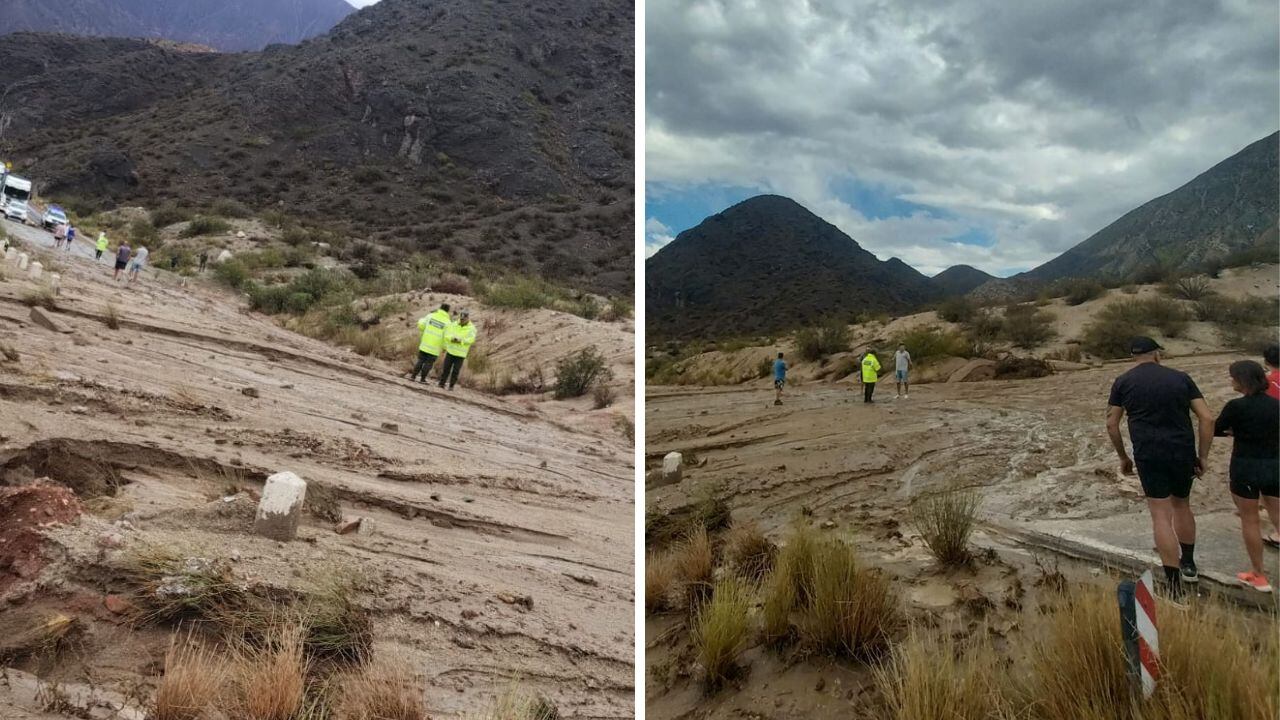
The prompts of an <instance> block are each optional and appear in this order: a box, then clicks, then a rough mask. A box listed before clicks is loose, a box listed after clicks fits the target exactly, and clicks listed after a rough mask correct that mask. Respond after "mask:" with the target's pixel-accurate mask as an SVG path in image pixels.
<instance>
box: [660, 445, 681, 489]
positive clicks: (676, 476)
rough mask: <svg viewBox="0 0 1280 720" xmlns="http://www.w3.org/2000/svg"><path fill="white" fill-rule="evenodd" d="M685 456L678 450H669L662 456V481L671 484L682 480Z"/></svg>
mask: <svg viewBox="0 0 1280 720" xmlns="http://www.w3.org/2000/svg"><path fill="white" fill-rule="evenodd" d="M683 463H684V458H683V457H682V456H681V455H680V453H678V452H669V453H667V455H666V457H664V458H662V482H663V484H666V485H671V484H674V483H678V482H680V478H681V476H682V473H683V470H682V465H683Z"/></svg>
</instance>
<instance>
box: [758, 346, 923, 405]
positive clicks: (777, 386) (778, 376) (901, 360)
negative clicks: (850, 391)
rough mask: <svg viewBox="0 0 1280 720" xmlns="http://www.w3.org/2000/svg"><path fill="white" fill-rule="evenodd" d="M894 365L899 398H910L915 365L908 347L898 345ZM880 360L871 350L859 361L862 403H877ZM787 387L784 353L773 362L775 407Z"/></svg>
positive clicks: (780, 402)
mask: <svg viewBox="0 0 1280 720" xmlns="http://www.w3.org/2000/svg"><path fill="white" fill-rule="evenodd" d="M893 364H894V370H893V373H894V380H895V381H896V384H897V390H898V394H897V395H895V397H897V398H903V399H905V398H908V397H910V395H909V393H910V392H911V380H910V373H911V368H912V367H913V366H914V363H912V361H911V353H910V351H908V350H907V346H906V345H903V344H901V343H899V344H898V349H897V350H896V351H894V353H893ZM881 369H882V368H881V367H880V358H878V357H876V351H875V348H869V349H867V351H866V352H864V353H863V354H862V357H861V358H859V359H858V379H859V380H860V381H861V382H862V402H864V403H873V402H875V401H874V400H873V399H872V397H873V396H874V395H875V392H876V383H878V382H879V381H880V370H881ZM786 385H787V361H786V359H785V358H784V357H783V354H782V353H778V357H777V358H776V359H774V361H773V389H774V398H773V404H774V405H781V404H782V389H783V388H784V387H786Z"/></svg>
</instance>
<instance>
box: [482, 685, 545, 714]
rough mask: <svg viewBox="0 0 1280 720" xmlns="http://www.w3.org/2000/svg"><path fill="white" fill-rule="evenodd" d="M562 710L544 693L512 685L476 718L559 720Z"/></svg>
mask: <svg viewBox="0 0 1280 720" xmlns="http://www.w3.org/2000/svg"><path fill="white" fill-rule="evenodd" d="M559 718H560V711H559V710H558V709H557V708H556V706H555V704H554V703H552V702H551V701H550V700H549V699H547V698H546V697H544V696H543V695H539V694H537V693H528V692H524V691H522V690H521V689H520V688H518V687H515V686H513V687H511V688H510V689H509V690H507V691H506V692H504V693H503V694H502V695H499V696H498V698H497V699H496V700H494V702H493V707H491V708H489V710H488V711H486V712H484V713H483V714H481V715H476V716H474V720H559Z"/></svg>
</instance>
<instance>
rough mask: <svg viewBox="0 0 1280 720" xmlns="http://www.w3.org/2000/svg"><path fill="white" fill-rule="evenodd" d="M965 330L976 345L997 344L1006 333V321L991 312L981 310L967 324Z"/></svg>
mask: <svg viewBox="0 0 1280 720" xmlns="http://www.w3.org/2000/svg"><path fill="white" fill-rule="evenodd" d="M964 330H965V334H966V335H967V336H968V337H969V339H970V340H971V341H973V342H975V343H976V342H981V343H991V342H995V341H996V340H999V339H1000V337H1001V335H1002V333H1003V332H1004V319H1003V318H1001V317H999V316H998V315H996V314H995V313H993V312H991V311H990V310H986V309H980V310H978V311H977V312H975V313H974V314H973V317H971V318H970V319H969V321H968V322H966V323H965V325H964Z"/></svg>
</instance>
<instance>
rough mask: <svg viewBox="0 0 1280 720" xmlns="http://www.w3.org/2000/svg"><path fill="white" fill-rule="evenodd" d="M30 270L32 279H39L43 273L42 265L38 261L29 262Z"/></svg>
mask: <svg viewBox="0 0 1280 720" xmlns="http://www.w3.org/2000/svg"><path fill="white" fill-rule="evenodd" d="M30 272H31V279H32V280H39V279H40V276H41V275H43V274H44V265H43V264H42V263H40V262H33V263H31V268H30Z"/></svg>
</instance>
